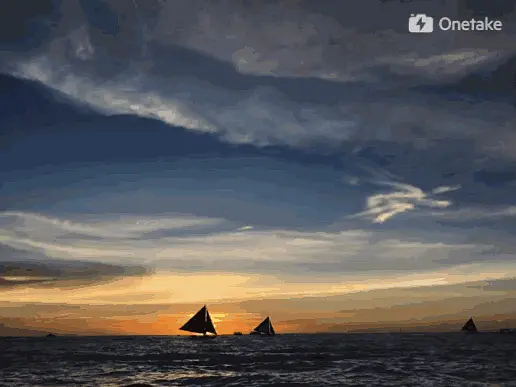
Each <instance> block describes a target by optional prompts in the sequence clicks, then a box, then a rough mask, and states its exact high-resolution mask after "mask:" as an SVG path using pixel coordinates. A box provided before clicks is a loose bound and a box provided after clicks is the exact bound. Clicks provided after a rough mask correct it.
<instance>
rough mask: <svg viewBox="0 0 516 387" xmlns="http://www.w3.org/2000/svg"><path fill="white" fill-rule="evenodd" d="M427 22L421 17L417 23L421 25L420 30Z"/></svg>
mask: <svg viewBox="0 0 516 387" xmlns="http://www.w3.org/2000/svg"><path fill="white" fill-rule="evenodd" d="M425 24H426V22H424V21H423V18H419V20H418V21H417V23H416V25H417V26H419V30H420V31H421V30H422V29H423V27H424V26H425Z"/></svg>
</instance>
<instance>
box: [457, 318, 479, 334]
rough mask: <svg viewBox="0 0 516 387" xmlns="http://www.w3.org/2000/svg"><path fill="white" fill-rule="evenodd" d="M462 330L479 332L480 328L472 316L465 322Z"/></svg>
mask: <svg viewBox="0 0 516 387" xmlns="http://www.w3.org/2000/svg"><path fill="white" fill-rule="evenodd" d="M461 331H462V332H466V333H477V332H478V330H477V327H476V325H475V323H474V321H473V318H470V319H469V320H468V321H467V322H466V324H464V326H463V327H462V329H461Z"/></svg>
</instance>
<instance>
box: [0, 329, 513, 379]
mask: <svg viewBox="0 0 516 387" xmlns="http://www.w3.org/2000/svg"><path fill="white" fill-rule="evenodd" d="M0 385H1V386H9V387H16V386H106V387H110V386H130V385H135V386H136V385H138V386H241V385H242V386H244V385H245V386H443V387H444V386H450V387H451V386H516V335H501V334H495V333H484V334H478V335H469V336H468V335H462V334H456V333H454V334H331V335H322V334H321V335H282V336H276V337H270V338H261V337H250V336H220V337H218V338H217V339H215V340H209V342H199V341H194V340H190V339H188V338H187V337H163V336H161V337H151V336H143V337H142V336H133V337H56V338H48V339H47V338H0Z"/></svg>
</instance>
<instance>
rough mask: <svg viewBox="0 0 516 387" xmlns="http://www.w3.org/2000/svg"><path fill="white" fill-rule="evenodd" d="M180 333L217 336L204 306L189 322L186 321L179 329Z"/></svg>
mask: <svg viewBox="0 0 516 387" xmlns="http://www.w3.org/2000/svg"><path fill="white" fill-rule="evenodd" d="M179 329H180V330H182V331H186V332H192V333H203V334H206V333H213V334H215V335H216V334H217V332H216V331H215V327H214V326H213V322H212V321H211V317H210V314H209V312H208V308H206V305H204V306H203V307H202V308H201V310H199V311H198V312H197V313H196V314H195V315H194V316H193V317H192V318H191V319H190V320H188V321H187V322H186V323H185V324H184V325H183V326H182V327H181V328H179Z"/></svg>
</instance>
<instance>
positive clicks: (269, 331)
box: [250, 317, 276, 336]
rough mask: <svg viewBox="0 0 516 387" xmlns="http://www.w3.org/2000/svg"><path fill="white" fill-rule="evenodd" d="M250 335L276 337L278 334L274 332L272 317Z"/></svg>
mask: <svg viewBox="0 0 516 387" xmlns="http://www.w3.org/2000/svg"><path fill="white" fill-rule="evenodd" d="M250 334H251V335H260V336H275V335H276V332H274V328H273V327H272V323H271V319H270V317H267V318H266V319H265V320H263V321H262V322H261V323H260V324H259V325H258V326H257V327H256V328H254V330H253V331H252V332H251V333H250Z"/></svg>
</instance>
